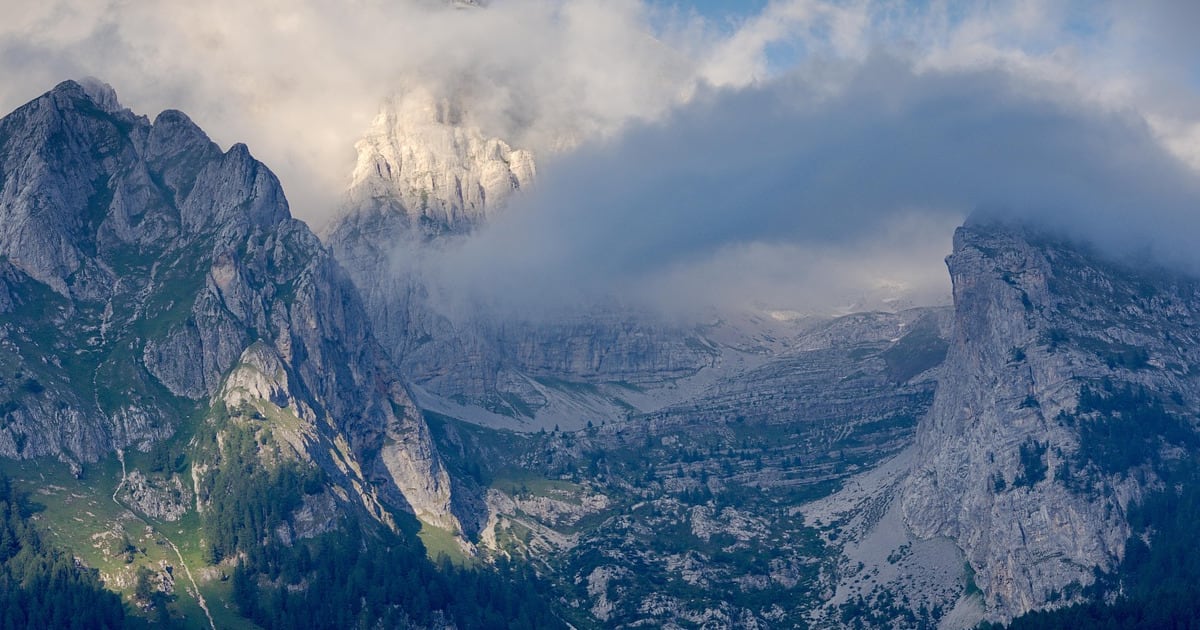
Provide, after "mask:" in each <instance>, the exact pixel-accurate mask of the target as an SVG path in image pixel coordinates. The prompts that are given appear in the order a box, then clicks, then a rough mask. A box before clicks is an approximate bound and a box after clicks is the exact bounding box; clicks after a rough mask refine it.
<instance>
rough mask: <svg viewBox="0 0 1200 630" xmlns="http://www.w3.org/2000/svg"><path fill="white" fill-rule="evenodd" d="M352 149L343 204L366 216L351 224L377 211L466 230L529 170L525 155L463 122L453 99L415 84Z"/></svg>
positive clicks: (428, 227) (521, 184) (423, 225)
mask: <svg viewBox="0 0 1200 630" xmlns="http://www.w3.org/2000/svg"><path fill="white" fill-rule="evenodd" d="M356 148H357V149H358V164H357V165H356V166H355V168H354V174H353V177H352V181H351V184H350V189H349V197H350V205H351V206H352V207H355V208H362V209H363V210H364V212H365V213H366V216H364V217H362V218H350V219H348V220H349V221H350V223H351V224H353V223H359V222H362V223H371V222H374V221H377V220H381V217H380V216H379V215H383V217H384V218H383V219H382V220H387V218H388V217H390V218H394V219H398V220H402V221H403V222H404V223H405V224H406V225H409V226H412V227H415V228H419V229H420V230H421V231H423V232H424V233H426V234H438V233H441V232H442V231H452V232H461V231H465V230H469V229H470V228H471V227H474V226H476V225H478V224H479V223H481V222H482V221H483V220H484V219H485V218H486V217H487V215H488V214H489V212H491V211H494V210H496V209H499V208H501V207H503V205H504V202H505V201H507V199H508V198H509V197H510V196H511V195H512V194H513V193H514V192H515V191H517V190H520V189H521V188H525V187H528V186H529V185H530V184H532V183H533V179H534V174H535V166H534V160H533V154H532V153H530V152H529V151H526V150H523V149H514V148H512V147H511V146H509V145H508V143H507V142H505V141H504V140H501V139H499V138H489V137H487V136H485V135H484V133H483V132H482V131H481V130H480V129H478V128H477V127H471V126H468V125H465V124H464V121H463V112H462V110H461V108H460V107H459V105H458V104H457V103H456V102H454V101H451V100H446V99H438V98H435V97H434V96H433V95H432V94H430V93H429V92H427V91H425V90H420V89H418V90H412V91H410V92H408V93H406V94H403V95H401V96H397V97H395V98H393V99H391V100H390V101H389V102H388V103H387V104H386V105H385V106H384V107H383V110H382V111H381V112H380V113H379V115H378V116H377V117H376V118H375V121H374V122H373V123H372V125H371V129H370V131H369V132H368V133H367V135H366V136H365V137H364V138H363V139H362V140H360V141H359V142H358V144H357V145H356ZM339 229H354V228H353V227H352V225H350V224H348V225H346V226H345V227H342V228H339ZM360 229H361V228H360Z"/></svg>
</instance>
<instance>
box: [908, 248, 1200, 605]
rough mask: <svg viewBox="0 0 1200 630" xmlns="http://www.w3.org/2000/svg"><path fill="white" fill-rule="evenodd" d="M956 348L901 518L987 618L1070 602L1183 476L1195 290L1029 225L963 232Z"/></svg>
mask: <svg viewBox="0 0 1200 630" xmlns="http://www.w3.org/2000/svg"><path fill="white" fill-rule="evenodd" d="M954 243H955V245H954V254H953V255H951V256H950V258H949V259H948V261H947V264H948V267H949V269H950V275H951V278H952V279H953V281H954V296H955V304H956V309H955V336H954V340H953V342H952V344H951V347H950V350H949V353H948V354H947V358H946V371H945V372H944V376H943V379H942V381H941V382H940V384H939V388H938V393H937V397H936V399H935V401H934V404H933V407H932V409H931V411H930V413H929V415H928V416H927V417H926V419H925V421H924V422H923V423H922V425H921V428H920V429H919V431H918V440H917V459H918V461H920V462H922V463H921V465H920V466H919V467H918V468H917V469H916V471H915V472H914V474H913V476H912V477H911V479H910V481H909V483H908V484H907V487H906V488H905V491H904V499H903V501H904V512H905V516H906V520H907V522H908V523H909V524H910V525H911V526H912V527H913V530H914V531H915V532H916V533H918V534H919V535H922V536H939V535H940V536H949V537H951V538H953V539H954V540H956V541H957V542H958V544H959V545H960V546H961V547H962V549H963V550H964V552H965V553H966V556H967V559H968V561H969V562H970V563H971V566H972V567H973V569H974V571H975V580H976V582H977V583H978V585H979V587H980V588H981V589H982V591H983V593H984V595H985V603H986V606H987V610H988V612H989V614H990V615H992V616H995V617H998V618H1001V619H1007V618H1009V617H1011V616H1015V615H1019V614H1021V613H1024V612H1026V611H1029V610H1033V609H1038V608H1042V607H1045V606H1047V605H1050V604H1053V603H1054V602H1057V601H1063V600H1067V601H1069V600H1071V599H1072V595H1074V594H1078V593H1079V591H1080V589H1081V588H1082V587H1086V586H1088V585H1090V584H1091V583H1092V582H1093V580H1094V579H1095V574H1094V571H1095V570H1099V571H1102V572H1104V571H1111V570H1112V569H1114V568H1115V567H1116V566H1117V565H1118V564H1119V562H1120V561H1121V560H1122V558H1123V555H1124V552H1125V545H1126V541H1127V539H1128V538H1129V536H1130V533H1131V526H1130V520H1129V514H1130V512H1131V511H1132V510H1133V509H1134V508H1135V507H1136V506H1137V505H1139V504H1140V503H1142V502H1143V501H1144V499H1145V498H1146V497H1147V495H1148V494H1151V493H1153V492H1154V491H1157V490H1159V489H1161V488H1162V487H1163V483H1164V479H1169V478H1171V476H1172V475H1174V474H1178V472H1179V470H1178V469H1179V468H1180V467H1184V468H1187V467H1193V466H1194V464H1193V463H1192V459H1193V457H1194V455H1195V453H1196V449H1197V447H1200V436H1198V435H1197V433H1196V428H1197V427H1196V424H1195V422H1196V420H1195V419H1196V417H1197V415H1196V411H1197V409H1200V399H1198V398H1197V392H1200V389H1198V388H1197V385H1198V383H1197V375H1196V370H1195V366H1196V365H1198V363H1197V361H1198V360H1200V350H1198V346H1197V340H1198V338H1197V336H1196V325H1197V324H1198V323H1200V321H1198V316H1200V282H1197V281H1196V280H1195V279H1194V278H1191V277H1188V276H1185V275H1183V274H1180V273H1177V272H1172V271H1170V270H1166V269H1155V268H1153V267H1151V266H1149V265H1147V264H1146V263H1144V262H1140V263H1136V264H1135V263H1132V262H1130V261H1113V260H1109V259H1107V258H1105V257H1104V256H1102V255H1100V254H1099V253H1096V252H1092V251H1089V250H1088V248H1086V247H1084V246H1079V245H1073V244H1071V243H1069V242H1066V241H1064V240H1062V239H1061V238H1058V239H1056V238H1053V237H1051V236H1047V235H1044V234H1039V233H1038V232H1036V231H1031V230H1027V229H1011V228H1010V229H1002V228H999V227H996V226H992V225H988V224H975V225H970V224H969V225H968V226H966V227H963V228H961V229H959V231H958V232H957V233H956V235H955V241H954Z"/></svg>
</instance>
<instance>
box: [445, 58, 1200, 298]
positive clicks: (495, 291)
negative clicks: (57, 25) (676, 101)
mask: <svg viewBox="0 0 1200 630" xmlns="http://www.w3.org/2000/svg"><path fill="white" fill-rule="evenodd" d="M834 65H836V64H834ZM830 67H831V64H829V63H823V64H820V66H819V67H818V68H817V70H819V71H815V72H805V71H797V72H795V73H793V74H791V75H789V76H786V77H783V78H780V79H778V80H775V81H772V82H768V83H764V84H760V85H758V86H755V87H751V88H745V89H736V90H735V89H722V90H714V91H710V92H707V93H702V94H698V95H697V96H696V97H695V98H694V99H693V100H692V101H691V102H690V103H689V104H688V105H687V106H684V107H681V108H679V109H678V110H676V111H674V112H673V113H672V114H671V115H670V116H668V117H667V118H665V119H663V120H661V121H657V122H653V123H645V124H640V125H635V126H632V127H630V128H628V129H627V130H626V132H625V133H623V134H622V135H620V136H619V137H618V138H615V139H612V140H610V141H602V142H597V143H593V144H590V145H587V146H584V147H581V148H580V149H578V150H576V151H574V152H572V153H570V154H567V155H564V156H562V157H561V158H560V159H557V160H554V161H552V162H550V163H548V164H545V165H544V166H543V170H542V172H543V176H542V182H543V183H542V184H541V185H540V186H539V188H538V190H537V191H536V192H535V193H534V194H533V195H532V196H531V197H529V198H527V199H526V200H525V202H524V203H521V204H518V205H516V206H514V207H512V208H511V209H510V211H509V212H508V214H507V215H506V216H504V217H502V218H501V219H500V220H497V221H495V222H494V223H493V224H492V225H491V226H489V227H488V228H487V229H486V230H484V231H483V232H482V233H480V234H478V235H477V236H475V237H473V238H472V239H470V240H468V241H467V242H465V243H464V244H463V246H462V248H461V249H456V250H451V251H450V253H448V254H446V257H447V260H446V261H444V262H443V263H440V264H439V266H440V267H441V268H443V269H448V270H451V272H452V273H451V274H450V275H449V276H448V278H449V280H448V282H450V283H451V284H455V283H463V282H465V283H467V285H469V286H470V287H471V290H470V292H483V293H484V294H490V299H494V300H500V301H503V300H509V301H514V300H515V301H517V302H522V303H531V302H533V303H541V304H546V303H548V302H549V303H551V306H553V304H552V303H553V298H552V297H548V296H562V297H563V299H564V300H566V301H568V302H570V301H576V300H578V299H579V298H581V297H586V296H588V295H593V296H594V295H621V296H647V295H660V296H665V298H666V299H665V300H664V301H666V302H668V303H677V302H680V301H681V300H682V301H687V299H685V298H684V297H683V296H681V293H685V291H681V287H691V288H692V290H693V291H698V292H700V293H701V296H700V297H707V298H709V299H710V301H711V302H714V303H715V302H721V301H723V300H724V299H725V298H727V297H730V296H733V297H736V298H738V299H741V300H747V301H753V302H760V303H761V302H767V303H768V304H767V305H768V306H771V307H774V308H791V309H797V310H812V307H813V306H814V302H819V300H818V299H817V298H815V297H814V296H818V295H819V296H821V297H822V298H824V299H825V300H826V301H825V304H824V306H826V307H828V306H830V305H836V304H838V302H836V301H834V302H830V301H829V300H834V299H837V298H838V297H840V298H842V299H847V298H851V299H852V297H853V296H854V295H861V294H868V293H872V292H875V291H877V290H878V288H879V287H880V286H890V285H892V284H895V283H896V282H898V281H899V282H908V283H910V284H911V285H913V286H915V287H920V291H919V292H920V293H923V294H926V295H928V294H929V293H930V292H931V289H932V288H935V287H938V286H940V287H941V288H942V289H943V290H944V289H945V288H946V284H945V282H946V281H945V279H944V278H945V272H944V269H943V268H942V267H941V264H940V258H941V256H942V255H944V254H945V253H948V252H947V243H948V237H949V231H950V230H949V226H952V225H954V224H956V223H958V222H961V220H962V219H963V218H964V217H965V216H966V215H967V214H968V213H972V212H981V213H985V214H988V213H990V214H993V215H996V216H1000V217H1003V218H1007V219H1020V220H1027V221H1035V222H1037V223H1039V224H1041V225H1043V226H1045V227H1047V228H1049V229H1052V230H1055V231H1058V232H1060V233H1062V234H1063V235H1064V236H1068V237H1071V238H1076V239H1080V240H1087V241H1089V242H1093V243H1097V244H1100V245H1101V246H1103V247H1105V248H1107V249H1108V250H1109V251H1111V252H1113V253H1115V254H1127V253H1132V252H1134V251H1143V250H1149V251H1151V252H1152V253H1153V254H1154V255H1155V256H1157V257H1158V258H1159V259H1160V260H1162V261H1167V262H1171V263H1176V264H1182V265H1188V266H1190V267H1191V268H1193V269H1196V270H1200V257H1198V256H1197V255H1196V254H1195V253H1194V248H1193V247H1192V245H1191V243H1192V240H1193V236H1194V235H1195V234H1196V233H1198V230H1200V180H1198V178H1197V177H1196V174H1195V172H1194V171H1192V170H1190V169H1188V168H1187V166H1186V165H1184V164H1183V163H1182V162H1181V161H1179V160H1178V159H1177V158H1176V157H1175V156H1173V155H1172V154H1170V153H1169V152H1168V151H1167V150H1166V149H1165V148H1164V147H1163V146H1162V144H1161V143H1160V142H1159V141H1158V140H1157V138H1156V137H1155V135H1154V133H1153V131H1152V130H1151V128H1150V127H1149V126H1148V125H1147V124H1146V122H1145V121H1144V119H1143V118H1142V117H1141V116H1139V115H1137V113H1136V112H1132V111H1110V110H1106V109H1101V108H1097V107H1094V106H1093V105H1092V104H1091V103H1090V102H1089V101H1088V100H1087V99H1085V98H1083V97H1082V96H1080V95H1079V94H1078V93H1077V92H1076V91H1074V90H1072V89H1070V88H1069V87H1064V86H1062V85H1060V84H1056V83H1049V82H1046V81H1043V80H1039V79H1031V78H1027V77H1023V76H1021V75H1018V74H1014V73H1012V72H1009V71H1005V70H999V69H982V70H963V69H952V70H933V69H925V70H921V69H918V68H917V64H916V63H915V62H914V61H913V60H912V59H909V58H905V57H898V56H894V55H886V54H876V55H873V56H871V57H869V58H868V59H867V60H865V61H864V62H862V63H846V64H843V65H842V66H841V71H840V72H838V73H832V74H831V71H830ZM914 224H917V225H921V226H922V228H921V229H916V230H913V229H908V230H906V232H905V233H904V238H903V239H897V238H895V237H894V236H892V235H893V234H894V233H895V232H896V230H897V229H898V228H897V226H898V225H907V226H912V225H914ZM889 243H890V245H891V246H892V247H893V248H894V249H892V250H891V252H892V253H903V254H904V255H902V256H896V255H888V254H889V250H888V249H886V248H885V247H884V246H883V245H885V244H889ZM772 254H774V258H773V256H772ZM897 259H903V260H908V261H912V262H913V263H916V262H920V264H911V265H905V264H901V263H898V261H897ZM787 262H790V263H792V264H795V265H796V269H795V279H794V280H793V281H791V282H787V281H783V282H775V281H772V282H765V283H764V282H761V278H762V276H763V275H764V274H767V275H769V274H775V275H777V276H778V275H781V274H779V270H780V269H781V268H782V267H783V265H784V264H785V263H787ZM904 268H907V273H908V274H909V275H908V276H907V277H905V278H900V279H899V280H897V279H896V271H897V270H898V269H904ZM818 270H819V271H818ZM935 274H936V275H935ZM934 278H940V279H941V280H940V282H939V281H938V280H935V279H934ZM752 286H760V289H761V290H762V293H761V294H760V295H758V296H757V297H752V296H751V295H749V292H748V291H747V289H748V288H749V287H752ZM772 287H774V288H772ZM835 287H841V288H842V289H843V291H842V293H843V294H844V295H841V296H836V295H832V294H831V291H830V289H832V288H835ZM785 291H790V292H791V293H790V294H788V293H786V292H785ZM832 293H836V292H832ZM696 297H697V296H694V295H693V296H692V297H691V298H690V299H691V300H692V301H695V299H696ZM749 305H750V304H743V305H742V306H749Z"/></svg>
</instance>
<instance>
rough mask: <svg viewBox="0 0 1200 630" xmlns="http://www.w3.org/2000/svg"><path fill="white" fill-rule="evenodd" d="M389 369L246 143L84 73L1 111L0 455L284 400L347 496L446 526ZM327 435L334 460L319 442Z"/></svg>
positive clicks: (436, 485)
mask: <svg viewBox="0 0 1200 630" xmlns="http://www.w3.org/2000/svg"><path fill="white" fill-rule="evenodd" d="M252 372H253V373H255V374H257V376H254V377H253V378H252V377H250V376H249V374H251V373H252ZM395 374H396V371H395V369H394V368H392V367H391V366H390V362H389V360H388V358H387V354H386V353H385V352H384V351H383V350H382V348H381V347H380V346H379V345H378V343H377V342H376V341H375V338H374V336H373V334H372V332H371V328H370V323H369V321H368V318H367V316H366V314H365V312H364V310H363V307H362V304H361V302H360V300H359V298H358V295H357V293H356V291H355V290H354V287H353V285H352V284H351V282H350V280H349V279H348V277H347V276H346V274H345V273H344V271H342V269H341V268H340V267H339V266H338V265H337V263H336V262H334V260H333V258H332V257H331V256H330V255H329V254H328V253H327V251H326V250H325V249H324V248H323V247H322V246H321V243H320V242H319V240H318V239H317V238H316V237H315V236H314V235H313V234H312V232H310V231H309V229H308V228H307V227H306V226H305V225H304V224H303V223H301V222H299V221H296V220H294V219H292V218H291V217H290V214H289V210H288V205H287V201H286V199H285V198H284V194H283V191H282V190H281V189H280V186H279V183H278V181H277V180H276V178H275V176H274V175H273V174H272V173H271V172H270V171H269V170H268V169H267V168H266V167H265V166H263V165H262V164H261V163H259V162H258V161H256V160H255V159H254V158H253V157H252V156H251V155H250V153H249V151H248V150H247V148H246V147H245V146H244V145H235V146H233V147H232V148H230V149H229V150H228V151H221V150H220V149H219V148H218V147H217V146H216V145H215V144H214V143H213V142H211V141H210V140H209V139H208V137H207V136H206V135H205V134H204V132H203V131H201V130H200V128H199V127H197V126H196V125H195V124H194V123H192V121H191V120H189V119H188V118H187V116H185V115H184V114H182V113H180V112H176V111H166V112H163V113H161V114H160V115H159V116H158V117H157V118H156V119H155V120H154V121H153V122H151V121H150V120H149V119H147V118H146V117H143V116H138V115H135V114H133V113H132V112H130V111H129V110H126V109H124V108H122V107H121V106H120V104H119V103H118V102H117V98H116V96H115V94H114V93H113V92H112V90H111V89H110V88H108V87H107V86H105V85H103V84H100V83H98V82H94V81H89V82H84V83H77V82H70V81H69V82H65V83H63V84H61V85H59V86H57V87H56V88H55V89H54V90H52V91H50V92H49V93H47V94H45V95H43V96H41V97H39V98H37V99H35V100H34V101H32V102H30V103H29V104H27V105H25V106H23V107H21V108H20V109H18V110H16V111H15V112H13V113H12V114H10V115H9V116H8V117H6V118H4V119H3V121H0V378H3V384H2V385H0V387H2V390H0V397H2V398H3V399H4V400H5V402H4V403H3V407H4V409H3V410H4V415H3V418H2V419H0V455H3V456H6V457H15V458H31V457H38V456H46V455H51V456H55V457H58V458H60V459H62V460H64V461H68V462H72V463H76V464H77V463H78V462H88V461H95V460H96V459H98V458H100V457H101V456H103V455H104V454H105V453H108V452H111V451H113V450H121V449H128V448H137V449H141V450H147V449H149V448H150V447H151V446H152V445H153V444H154V443H155V442H158V441H161V440H164V439H167V438H169V437H170V436H172V435H174V434H175V433H176V432H177V431H180V430H181V429H182V428H183V427H184V425H185V421H186V420H187V419H188V418H190V417H194V416H195V414H197V413H200V414H201V415H202V416H205V417H207V418H208V420H207V421H206V422H210V423H211V422H215V421H216V420H215V417H216V416H217V415H221V414H220V413H218V410H221V409H227V408H228V407H229V406H231V405H232V404H234V403H238V402H243V403H244V402H247V401H250V402H254V403H255V404H260V403H261V404H269V405H270V406H272V407H274V408H276V409H284V408H286V409H288V410H289V412H290V413H291V415H292V416H294V417H295V418H296V419H297V420H298V421H299V422H301V423H302V424H303V429H302V430H300V432H302V433H304V432H307V433H309V434H311V435H312V436H315V437H314V439H313V440H311V441H310V442H308V443H307V446H308V447H309V450H310V451H312V452H309V453H308V458H309V459H311V461H313V462H316V463H318V464H321V465H323V466H325V467H327V468H329V471H328V472H330V473H331V475H332V476H331V478H333V479H336V480H339V481H340V482H343V485H344V486H345V487H346V489H347V490H348V492H349V493H352V494H353V495H356V496H357V497H358V498H357V499H356V501H357V500H361V501H363V502H365V503H367V504H371V505H377V504H378V502H382V503H383V504H384V505H387V506H388V507H389V508H391V509H398V510H403V509H411V510H412V511H414V512H416V513H417V514H418V515H420V516H422V517H423V518H425V519H427V520H430V521H432V522H434V523H437V524H441V525H445V526H454V525H455V523H456V518H455V517H454V515H453V514H452V511H451V500H450V486H449V478H448V476H447V474H446V472H445V470H444V468H443V467H442V464H441V461H440V459H439V457H438V455H437V453H436V451H435V450H434V448H433V446H432V444H431V442H430V439H429V434H428V429H427V427H426V426H425V424H424V421H423V420H422V419H421V417H420V415H419V413H418V412H417V410H416V408H415V406H414V405H413V404H412V402H411V400H410V399H409V396H408V394H407V392H406V390H405V388H404V386H403V385H402V384H401V383H400V382H399V381H397V380H396V376H395ZM234 391H236V392H238V395H237V396H240V397H241V398H240V399H239V400H235V398H237V397H236V396H234V395H233V394H232V392H234ZM205 410H208V411H205ZM331 444H341V445H344V446H343V448H342V449H341V451H340V454H339V458H340V459H341V465H340V466H334V465H333V463H332V461H331V458H330V456H329V455H328V454H325V453H323V452H321V450H320V449H319V448H316V445H322V446H327V445H331ZM301 450H304V449H303V448H302V449H301ZM344 494H346V493H344ZM375 511H376V512H377V513H378V514H379V515H380V516H381V517H382V515H383V514H384V512H386V510H381V509H378V507H377V508H376V510H375Z"/></svg>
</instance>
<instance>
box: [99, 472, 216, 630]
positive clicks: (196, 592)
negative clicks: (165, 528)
mask: <svg viewBox="0 0 1200 630" xmlns="http://www.w3.org/2000/svg"><path fill="white" fill-rule="evenodd" d="M117 460H118V461H120V462H121V483H118V484H117V488H116V490H113V495H112V500H113V503H116V504H117V505H119V506H120V507H121V508H122V509H125V510H129V512H131V513H132V514H133V515H134V516H137V512H134V511H133V510H131V509H130V508H129V507H128V506H126V505H125V504H124V503H121V500H120V499H118V498H117V494H119V493H120V492H121V488H123V487H125V451H124V450H123V449H117ZM139 520H141V521H142V522H143V523H146V526H147V527H149V528H150V531H152V532H155V533H157V531H156V530H155V529H154V526H153V525H151V524H150V523H149V522H147V521H146V520H145V519H141V518H140V517H139ZM162 539H163V540H165V541H167V544H168V545H170V546H171V549H172V550H174V551H175V556H176V557H177V558H179V566H181V567H183V572H184V574H186V575H187V579H188V582H191V583H192V589H191V594H192V595H193V596H195V598H196V603H197V604H200V610H203V611H204V616H205V617H207V618H208V626H209V627H210V628H212V630H217V624H216V623H214V622H213V618H212V613H211V612H209V611H208V602H205V601H204V595H203V594H201V593H200V587H199V586H198V585H197V584H196V580H195V579H194V578H193V577H192V570H191V569H189V568H188V565H187V563H186V562H184V561H183V554H182V553H180V551H179V547H177V546H176V545H175V543H174V541H172V540H171V539H170V538H167V537H166V536H165V535H164V536H163V537H162Z"/></svg>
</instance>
